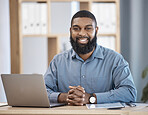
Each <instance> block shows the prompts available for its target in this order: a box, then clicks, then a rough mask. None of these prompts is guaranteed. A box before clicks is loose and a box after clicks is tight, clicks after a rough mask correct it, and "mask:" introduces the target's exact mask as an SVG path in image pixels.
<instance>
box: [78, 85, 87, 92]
mask: <svg viewBox="0 0 148 115" xmlns="http://www.w3.org/2000/svg"><path fill="white" fill-rule="evenodd" d="M76 89H77V90H79V91H81V92H82V93H85V90H84V88H83V87H81V86H78V87H76Z"/></svg>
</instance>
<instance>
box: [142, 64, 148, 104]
mask: <svg viewBox="0 0 148 115" xmlns="http://www.w3.org/2000/svg"><path fill="white" fill-rule="evenodd" d="M147 75H148V67H146V68H145V69H144V70H143V72H142V78H143V79H144V78H145V77H146V76H147ZM141 100H142V101H143V102H147V101H148V83H147V85H146V86H145V87H144V88H143V93H142V98H141Z"/></svg>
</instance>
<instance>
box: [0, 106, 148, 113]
mask: <svg viewBox="0 0 148 115" xmlns="http://www.w3.org/2000/svg"><path fill="white" fill-rule="evenodd" d="M60 114H62V115H148V107H133V108H131V107H126V108H122V109H120V110H107V109H87V107H86V106H61V107H55V108H29V107H11V106H4V107H0V115H60Z"/></svg>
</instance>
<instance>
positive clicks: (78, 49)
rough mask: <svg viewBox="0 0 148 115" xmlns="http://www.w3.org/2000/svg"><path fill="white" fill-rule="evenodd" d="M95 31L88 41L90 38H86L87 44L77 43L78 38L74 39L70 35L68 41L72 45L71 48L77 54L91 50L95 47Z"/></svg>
mask: <svg viewBox="0 0 148 115" xmlns="http://www.w3.org/2000/svg"><path fill="white" fill-rule="evenodd" d="M96 41H97V37H96V33H95V36H94V38H93V39H92V40H91V41H90V38H88V43H87V44H79V43H78V38H76V41H74V40H73V38H72V36H71V35H70V43H71V45H72V48H73V49H74V51H75V52H76V53H77V54H87V53H89V52H91V51H92V50H93V49H94V48H95V47H96Z"/></svg>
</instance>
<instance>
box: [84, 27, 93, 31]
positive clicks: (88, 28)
mask: <svg viewBox="0 0 148 115" xmlns="http://www.w3.org/2000/svg"><path fill="white" fill-rule="evenodd" d="M85 30H86V31H92V30H93V28H92V27H86V28H85Z"/></svg>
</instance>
